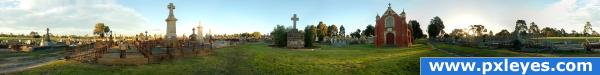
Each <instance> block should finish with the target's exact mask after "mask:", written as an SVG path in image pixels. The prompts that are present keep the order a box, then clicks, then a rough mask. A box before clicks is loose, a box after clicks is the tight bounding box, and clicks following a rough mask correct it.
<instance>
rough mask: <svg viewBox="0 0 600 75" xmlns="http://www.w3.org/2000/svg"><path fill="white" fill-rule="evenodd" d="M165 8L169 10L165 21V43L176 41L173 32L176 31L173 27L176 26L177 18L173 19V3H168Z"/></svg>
mask: <svg viewBox="0 0 600 75" xmlns="http://www.w3.org/2000/svg"><path fill="white" fill-rule="evenodd" d="M167 8H168V9H169V16H168V17H167V19H166V20H165V21H166V22H167V34H166V35H165V39H166V40H167V41H169V40H177V34H176V32H175V31H176V28H175V26H176V25H177V24H176V21H177V18H175V15H174V14H173V10H175V5H173V3H169V5H168V6H167Z"/></svg>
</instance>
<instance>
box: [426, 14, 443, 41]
mask: <svg viewBox="0 0 600 75" xmlns="http://www.w3.org/2000/svg"><path fill="white" fill-rule="evenodd" d="M443 31H444V22H443V21H442V19H441V18H440V17H438V16H435V17H433V19H431V21H430V23H429V26H427V33H428V34H429V38H430V39H433V38H436V37H438V36H439V35H440V33H441V32H443Z"/></svg>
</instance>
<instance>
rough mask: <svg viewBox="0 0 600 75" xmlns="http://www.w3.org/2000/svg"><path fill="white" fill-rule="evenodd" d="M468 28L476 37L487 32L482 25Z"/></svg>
mask: <svg viewBox="0 0 600 75" xmlns="http://www.w3.org/2000/svg"><path fill="white" fill-rule="evenodd" d="M470 27H471V31H473V33H474V34H475V35H476V36H483V32H487V29H485V26H483V25H471V26H470Z"/></svg>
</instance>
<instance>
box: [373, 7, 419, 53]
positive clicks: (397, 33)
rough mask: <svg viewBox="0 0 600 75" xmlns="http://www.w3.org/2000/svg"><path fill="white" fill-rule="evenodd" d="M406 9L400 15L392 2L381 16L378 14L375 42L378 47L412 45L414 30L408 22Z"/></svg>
mask: <svg viewBox="0 0 600 75" xmlns="http://www.w3.org/2000/svg"><path fill="white" fill-rule="evenodd" d="M405 15H406V14H405V13H404V10H402V12H401V13H400V15H398V14H397V13H396V12H394V10H392V7H391V4H388V8H387V10H386V11H385V13H384V14H383V15H381V16H379V14H377V16H376V19H375V20H376V22H375V23H376V24H375V38H374V43H375V46H376V47H410V46H411V45H412V42H413V39H412V30H411V28H410V27H411V26H409V25H408V24H407V22H406V16H405Z"/></svg>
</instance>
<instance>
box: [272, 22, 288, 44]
mask: <svg viewBox="0 0 600 75" xmlns="http://www.w3.org/2000/svg"><path fill="white" fill-rule="evenodd" d="M286 30H287V29H286V28H285V27H283V25H277V26H276V27H275V29H273V31H272V32H271V38H272V39H273V42H274V44H275V46H277V47H285V45H287V32H286Z"/></svg>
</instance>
